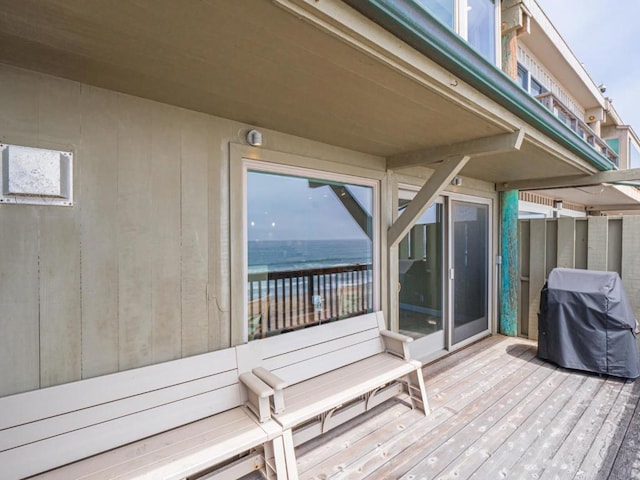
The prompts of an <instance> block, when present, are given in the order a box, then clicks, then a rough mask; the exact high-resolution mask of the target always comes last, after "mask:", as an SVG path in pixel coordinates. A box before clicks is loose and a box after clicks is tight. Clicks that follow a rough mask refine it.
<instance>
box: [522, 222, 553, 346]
mask: <svg viewBox="0 0 640 480" xmlns="http://www.w3.org/2000/svg"><path fill="white" fill-rule="evenodd" d="M530 225H531V227H530V232H531V236H530V239H529V255H530V257H529V258H530V260H531V261H530V263H529V318H528V322H529V325H528V328H527V331H528V332H529V338H530V339H532V340H537V339H538V308H539V306H540V290H542V287H543V286H544V282H545V280H546V278H547V272H546V267H545V264H546V262H545V259H546V256H547V254H548V252H547V235H548V233H547V226H548V223H547V221H546V219H544V218H541V219H533V220H531V222H530Z"/></svg>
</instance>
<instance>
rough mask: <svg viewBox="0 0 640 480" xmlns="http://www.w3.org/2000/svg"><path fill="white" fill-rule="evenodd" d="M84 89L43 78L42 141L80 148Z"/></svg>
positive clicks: (39, 99) (40, 129)
mask: <svg viewBox="0 0 640 480" xmlns="http://www.w3.org/2000/svg"><path fill="white" fill-rule="evenodd" d="M81 90H82V85H81V84H79V83H76V82H70V81H68V80H64V79H61V78H56V77H50V76H46V75H43V76H42V77H41V80H40V88H39V95H38V113H39V115H38V137H39V139H40V140H42V141H51V142H54V143H60V144H61V146H66V145H69V144H73V145H75V144H77V142H78V141H79V140H80V134H81V133H80V132H81V110H80V102H81V94H80V92H81Z"/></svg>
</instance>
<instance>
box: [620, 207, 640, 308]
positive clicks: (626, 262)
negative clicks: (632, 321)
mask: <svg viewBox="0 0 640 480" xmlns="http://www.w3.org/2000/svg"><path fill="white" fill-rule="evenodd" d="M639 234H640V216H624V217H622V252H621V254H622V272H621V275H620V276H621V277H622V284H623V285H624V288H625V291H626V292H627V294H628V296H629V300H630V301H631V306H632V307H633V311H634V313H635V316H636V318H640V296H639V295H637V294H635V293H636V292H637V291H638V289H639V288H640V255H639V254H638V252H640V235H639Z"/></svg>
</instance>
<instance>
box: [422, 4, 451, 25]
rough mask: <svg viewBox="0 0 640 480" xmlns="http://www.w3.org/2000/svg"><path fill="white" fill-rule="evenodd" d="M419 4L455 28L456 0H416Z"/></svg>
mask: <svg viewBox="0 0 640 480" xmlns="http://www.w3.org/2000/svg"><path fill="white" fill-rule="evenodd" d="M415 1H416V3H417V4H419V5H421V6H422V7H424V9H425V10H427V11H428V12H429V13H430V14H431V15H433V16H434V17H436V18H437V19H438V20H440V21H441V22H442V23H444V24H445V25H447V26H449V27H450V28H452V29H453V28H454V21H453V19H454V12H455V7H454V0H415Z"/></svg>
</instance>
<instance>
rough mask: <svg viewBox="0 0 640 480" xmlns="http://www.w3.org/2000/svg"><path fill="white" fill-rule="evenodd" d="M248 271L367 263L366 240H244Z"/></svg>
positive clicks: (369, 243)
mask: <svg viewBox="0 0 640 480" xmlns="http://www.w3.org/2000/svg"><path fill="white" fill-rule="evenodd" d="M248 253H249V273H257V272H264V271H270V272H274V271H285V270H296V269H311V268H322V267H334V266H340V265H355V264H371V262H372V252H371V241H369V240H368V239H367V240H266V241H250V242H249V243H248Z"/></svg>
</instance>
